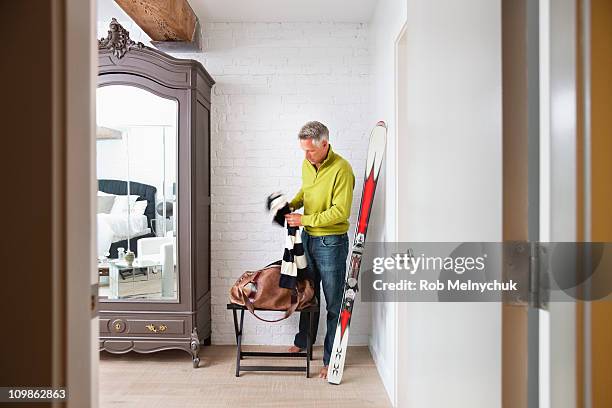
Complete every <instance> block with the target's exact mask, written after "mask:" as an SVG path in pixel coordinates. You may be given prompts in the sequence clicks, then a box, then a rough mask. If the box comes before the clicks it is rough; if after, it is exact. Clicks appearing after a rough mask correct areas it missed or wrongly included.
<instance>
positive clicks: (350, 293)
mask: <svg viewBox="0 0 612 408" xmlns="http://www.w3.org/2000/svg"><path fill="white" fill-rule="evenodd" d="M386 139H387V125H386V124H385V122H382V121H380V122H378V123H377V124H376V126H374V129H372V133H370V144H369V146H368V160H367V162H366V169H365V179H364V182H363V192H362V194H361V205H360V207H359V216H358V218H357V227H356V228H355V238H354V240H353V247H352V249H351V256H350V259H351V261H350V263H349V266H348V269H347V271H346V278H345V283H344V296H343V297H342V304H341V306H340V316H339V318H338V324H337V326H336V336H335V337H334V346H333V348H332V354H331V358H330V360H329V367H328V371H327V381H328V382H329V383H331V384H340V381H341V380H342V374H343V372H344V360H345V359H346V349H347V346H348V337H349V325H350V324H351V316H352V314H353V304H354V302H355V296H356V295H357V290H358V287H357V279H358V278H359V269H360V267H361V256H362V254H363V245H364V243H365V238H366V233H367V232H368V221H369V220H370V213H371V211H372V203H373V201H374V192H375V191H376V184H377V181H378V175H379V174H380V168H381V166H382V160H383V156H384V153H385V145H386Z"/></svg>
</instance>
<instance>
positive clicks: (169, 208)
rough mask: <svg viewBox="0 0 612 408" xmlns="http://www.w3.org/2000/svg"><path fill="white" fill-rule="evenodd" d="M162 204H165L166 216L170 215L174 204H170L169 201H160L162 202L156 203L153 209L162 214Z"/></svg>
mask: <svg viewBox="0 0 612 408" xmlns="http://www.w3.org/2000/svg"><path fill="white" fill-rule="evenodd" d="M164 204H166V218H170V217H172V208H173V207H174V206H173V205H172V202H171V201H162V202H160V203H158V204H157V207H156V209H155V210H156V211H157V214H159V215H161V216H163V215H164Z"/></svg>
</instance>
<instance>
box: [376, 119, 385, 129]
mask: <svg viewBox="0 0 612 408" xmlns="http://www.w3.org/2000/svg"><path fill="white" fill-rule="evenodd" d="M376 126H382V127H384V128H385V129H386V128H387V124H386V123H385V122H384V121H382V120H379V121H378V123H377V124H376Z"/></svg>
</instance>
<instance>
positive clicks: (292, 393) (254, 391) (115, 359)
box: [99, 346, 391, 408]
mask: <svg viewBox="0 0 612 408" xmlns="http://www.w3.org/2000/svg"><path fill="white" fill-rule="evenodd" d="M243 348H244V350H267V351H270V350H277V351H284V348H282V349H279V348H278V347H276V348H274V347H255V346H244V347H243ZM322 352H323V350H322V348H321V347H315V349H314V357H315V359H314V360H313V361H312V364H311V366H310V370H311V371H310V372H311V378H306V376H305V374H304V373H293V372H289V373H282V372H243V373H241V374H240V378H236V377H235V375H234V374H235V373H234V371H235V359H236V349H235V347H232V346H210V347H203V348H202V349H201V351H200V358H201V362H200V368H198V369H193V368H192V364H191V357H190V356H189V355H188V354H187V353H186V352H184V351H180V350H169V351H164V352H159V353H154V354H149V355H147V354H136V353H128V354H124V355H116V354H109V353H106V352H102V353H100V374H99V376H100V389H99V396H100V407H102V408H106V407H130V408H138V407H146V408H158V407H159V408H162V407H163V408H174V407H176V408H190V407H247V408H252V407H292V408H293V407H350V408H361V407H390V406H391V404H390V402H389V398H388V397H387V394H386V392H385V389H384V386H383V384H382V382H381V380H380V377H379V376H378V372H377V370H376V366H375V365H374V361H373V360H372V357H371V356H370V352H369V351H368V348H367V347H350V348H349V350H348V354H347V361H346V369H345V372H344V377H343V379H342V384H340V385H339V386H335V385H331V384H328V383H327V381H324V380H321V379H319V378H317V375H318V372H319V369H320V368H321V365H322V361H321V358H322ZM243 361H244V364H245V365H246V364H260V365H272V364H273V365H276V364H281V363H282V364H288V365H298V364H302V362H303V361H304V360H302V359H299V360H298V359H272V358H257V357H247V358H245V359H244V360H243ZM298 361H299V362H298Z"/></svg>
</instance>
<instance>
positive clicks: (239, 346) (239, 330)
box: [232, 309, 244, 377]
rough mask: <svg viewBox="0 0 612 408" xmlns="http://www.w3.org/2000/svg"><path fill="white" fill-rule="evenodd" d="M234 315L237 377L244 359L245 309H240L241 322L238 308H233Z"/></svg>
mask: <svg viewBox="0 0 612 408" xmlns="http://www.w3.org/2000/svg"><path fill="white" fill-rule="evenodd" d="M232 313H233V316H234V330H235V332H236V377H240V360H242V327H243V325H244V310H241V311H240V324H238V316H237V315H236V309H233V310H232Z"/></svg>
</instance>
